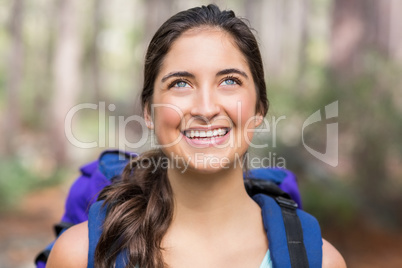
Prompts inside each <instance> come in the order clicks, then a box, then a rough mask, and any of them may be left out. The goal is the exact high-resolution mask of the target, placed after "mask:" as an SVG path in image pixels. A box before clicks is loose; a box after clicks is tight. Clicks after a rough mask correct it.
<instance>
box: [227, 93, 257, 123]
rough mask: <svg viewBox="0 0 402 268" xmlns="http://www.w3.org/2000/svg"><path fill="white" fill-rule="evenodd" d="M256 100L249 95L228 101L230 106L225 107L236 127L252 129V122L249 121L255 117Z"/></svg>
mask: <svg viewBox="0 0 402 268" xmlns="http://www.w3.org/2000/svg"><path fill="white" fill-rule="evenodd" d="M255 99H256V98H255V97H254V96H250V95H248V96H247V95H244V96H240V97H239V98H236V99H233V100H230V101H228V102H227V103H230V104H232V105H230V106H227V109H226V110H227V112H228V114H229V116H230V117H231V118H232V120H233V121H234V122H233V123H234V124H237V125H238V127H241V128H244V127H247V128H254V121H252V122H251V121H250V120H251V119H254V118H255V117H254V116H255V109H256V105H255V103H256V100H255Z"/></svg>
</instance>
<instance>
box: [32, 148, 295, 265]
mask: <svg viewBox="0 0 402 268" xmlns="http://www.w3.org/2000/svg"><path fill="white" fill-rule="evenodd" d="M137 155H138V154H136V153H128V152H122V151H118V150H109V151H104V152H103V153H102V154H101V155H100V157H99V159H98V160H96V161H93V162H90V163H88V164H86V165H84V166H82V167H81V168H80V172H81V175H80V176H79V177H78V178H77V179H76V181H75V182H74V183H73V185H72V186H71V188H70V191H69V194H68V197H67V200H66V204H65V211H64V215H63V217H62V218H61V221H60V223H58V224H56V225H55V226H54V231H55V234H56V239H57V237H58V236H60V235H61V234H62V233H63V232H64V231H65V230H67V229H68V228H69V227H71V226H73V225H75V224H78V223H81V222H84V221H87V220H88V212H89V208H90V207H91V205H92V204H93V203H95V202H96V201H97V198H98V195H99V193H100V192H101V191H102V189H103V188H104V187H105V186H108V185H110V184H111V183H112V182H113V179H114V178H118V177H119V176H120V174H121V173H122V171H123V169H124V167H125V166H126V165H127V164H128V163H129V161H130V159H132V158H133V157H135V156H137ZM245 185H246V189H247V191H248V192H249V194H251V192H250V191H256V189H257V191H258V192H263V193H265V194H268V195H272V196H283V195H285V196H286V197H290V198H291V199H293V200H294V201H295V202H296V203H297V205H298V207H299V208H301V205H302V204H301V197H300V192H299V189H298V186H297V179H296V176H295V175H294V174H293V173H292V172H290V171H289V170H286V169H282V168H259V169H253V170H250V171H248V172H247V174H245ZM278 186H279V187H278ZM250 189H251V190H250ZM54 243H55V241H53V242H52V243H50V244H49V245H48V246H47V247H46V248H45V249H44V250H43V251H42V252H40V253H39V254H38V256H37V257H36V259H35V263H36V267H37V268H44V267H46V262H47V258H48V256H49V254H50V251H51V249H52V247H53V245H54Z"/></svg>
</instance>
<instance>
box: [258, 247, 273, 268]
mask: <svg viewBox="0 0 402 268" xmlns="http://www.w3.org/2000/svg"><path fill="white" fill-rule="evenodd" d="M260 268H272V261H271V256H270V255H269V249H268V251H267V253H266V254H265V257H264V259H263V260H262V263H261V265H260Z"/></svg>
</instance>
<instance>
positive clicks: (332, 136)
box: [302, 101, 339, 167]
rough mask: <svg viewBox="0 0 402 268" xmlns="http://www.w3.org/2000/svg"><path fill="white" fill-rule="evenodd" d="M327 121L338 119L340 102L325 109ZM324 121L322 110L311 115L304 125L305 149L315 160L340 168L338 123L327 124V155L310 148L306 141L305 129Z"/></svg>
mask: <svg viewBox="0 0 402 268" xmlns="http://www.w3.org/2000/svg"><path fill="white" fill-rule="evenodd" d="M324 114H325V120H328V119H331V118H337V117H338V101H334V102H332V103H330V104H328V105H326V106H325V108H324ZM322 120H323V119H322V118H321V109H320V110H317V111H315V112H314V113H313V114H312V115H310V116H309V117H308V118H307V119H306V121H304V123H303V127H302V142H303V146H304V148H306V150H307V151H308V152H309V153H310V154H312V155H313V156H314V157H315V158H317V159H319V160H321V161H322V162H324V163H326V164H328V165H330V166H333V167H336V166H338V136H339V135H338V123H327V124H326V125H327V129H326V130H327V137H326V149H325V153H321V152H318V151H316V150H314V149H313V148H311V147H310V146H308V145H307V144H306V143H305V141H304V129H305V128H306V127H308V126H310V125H312V124H314V123H316V122H320V121H322Z"/></svg>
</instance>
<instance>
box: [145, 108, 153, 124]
mask: <svg viewBox="0 0 402 268" xmlns="http://www.w3.org/2000/svg"><path fill="white" fill-rule="evenodd" d="M144 119H145V124H146V125H147V127H148V128H149V129H154V123H153V121H152V116H151V114H150V111H149V106H148V104H146V105H145V106H144Z"/></svg>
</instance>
